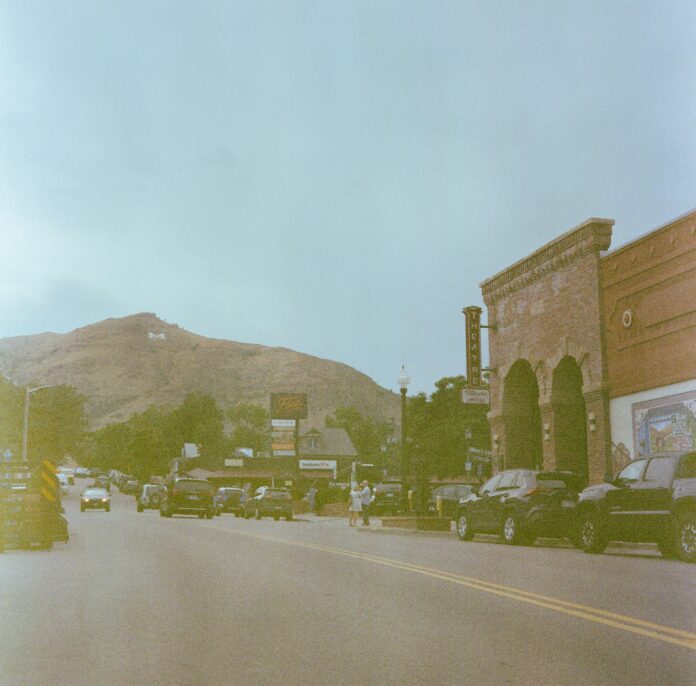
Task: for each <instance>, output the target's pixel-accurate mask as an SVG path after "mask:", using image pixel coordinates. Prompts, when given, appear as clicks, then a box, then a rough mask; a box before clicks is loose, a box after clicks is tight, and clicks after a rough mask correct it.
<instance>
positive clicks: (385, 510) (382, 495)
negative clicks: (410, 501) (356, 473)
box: [370, 482, 401, 517]
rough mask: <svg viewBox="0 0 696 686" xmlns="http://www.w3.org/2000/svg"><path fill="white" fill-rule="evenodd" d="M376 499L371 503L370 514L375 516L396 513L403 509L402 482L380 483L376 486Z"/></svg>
mask: <svg viewBox="0 0 696 686" xmlns="http://www.w3.org/2000/svg"><path fill="white" fill-rule="evenodd" d="M374 495H375V499H374V500H373V502H372V505H370V514H371V515H374V516H375V517H382V516H384V515H387V516H388V515H395V514H396V513H397V512H399V511H400V510H401V484H400V483H394V482H391V483H390V482H387V483H379V484H377V485H376V486H375V491H374Z"/></svg>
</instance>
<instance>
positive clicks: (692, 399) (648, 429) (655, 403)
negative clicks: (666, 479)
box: [631, 391, 696, 457]
mask: <svg viewBox="0 0 696 686" xmlns="http://www.w3.org/2000/svg"><path fill="white" fill-rule="evenodd" d="M631 414H632V416H633V445H634V451H635V456H636V457H645V456H647V455H655V454H657V453H681V452H687V451H689V450H694V449H696V448H695V447H696V391H691V392H689V393H680V394H679V395H669V396H666V397H664V398H656V399H655V400H647V401H645V402H642V403H635V404H633V405H632V406H631Z"/></svg>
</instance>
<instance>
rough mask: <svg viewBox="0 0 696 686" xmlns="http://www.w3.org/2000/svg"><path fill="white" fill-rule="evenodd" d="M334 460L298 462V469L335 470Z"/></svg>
mask: <svg viewBox="0 0 696 686" xmlns="http://www.w3.org/2000/svg"><path fill="white" fill-rule="evenodd" d="M336 464H337V463H336V460H300V469H336Z"/></svg>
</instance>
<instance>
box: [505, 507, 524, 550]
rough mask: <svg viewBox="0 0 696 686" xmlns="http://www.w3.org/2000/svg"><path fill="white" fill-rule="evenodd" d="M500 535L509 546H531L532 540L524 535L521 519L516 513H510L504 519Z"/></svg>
mask: <svg viewBox="0 0 696 686" xmlns="http://www.w3.org/2000/svg"><path fill="white" fill-rule="evenodd" d="M500 535H501V537H502V539H503V542H504V543H507V544H508V545H529V540H530V538H529V536H524V535H523V533H522V530H521V529H520V520H519V517H518V516H517V515H516V514H515V513H514V512H508V513H507V514H506V515H505V517H504V518H503V526H502V528H501V532H500Z"/></svg>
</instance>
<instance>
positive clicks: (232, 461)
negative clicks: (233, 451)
mask: <svg viewBox="0 0 696 686" xmlns="http://www.w3.org/2000/svg"><path fill="white" fill-rule="evenodd" d="M243 466H244V460H243V459H241V458H238V457H226V458H225V467H243Z"/></svg>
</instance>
